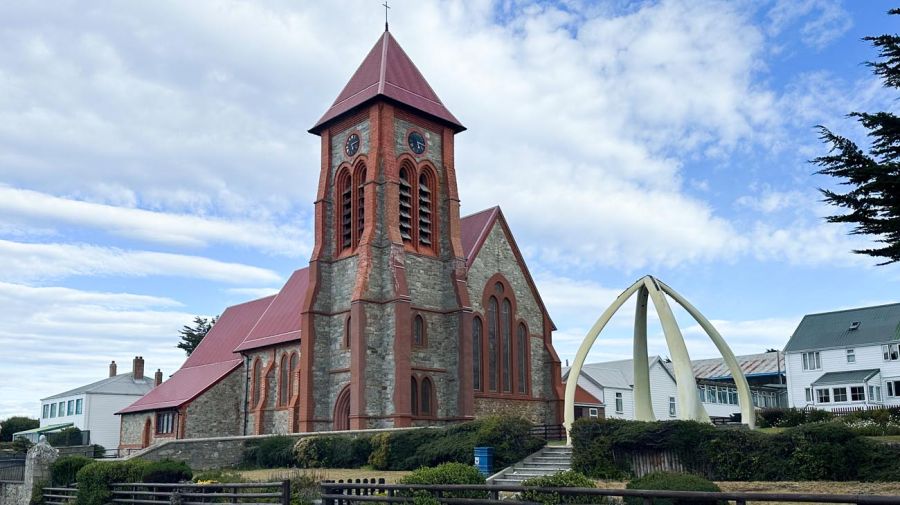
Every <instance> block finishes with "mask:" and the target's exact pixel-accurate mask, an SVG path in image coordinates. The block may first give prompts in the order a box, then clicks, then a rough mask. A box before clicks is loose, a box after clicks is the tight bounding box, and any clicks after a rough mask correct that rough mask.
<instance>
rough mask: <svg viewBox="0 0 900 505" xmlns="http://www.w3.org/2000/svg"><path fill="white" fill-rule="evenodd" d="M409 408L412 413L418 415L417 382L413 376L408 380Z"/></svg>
mask: <svg viewBox="0 0 900 505" xmlns="http://www.w3.org/2000/svg"><path fill="white" fill-rule="evenodd" d="M409 402H410V404H409V410H410V412H411V413H412V415H414V416H417V415H419V383H418V382H416V378H415V377H413V378H411V379H410V382H409Z"/></svg>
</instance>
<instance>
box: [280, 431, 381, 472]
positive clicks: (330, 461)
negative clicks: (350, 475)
mask: <svg viewBox="0 0 900 505" xmlns="http://www.w3.org/2000/svg"><path fill="white" fill-rule="evenodd" d="M371 453H372V440H371V438H370V437H364V436H363V437H357V438H351V437H347V436H329V437H308V438H303V439H300V441H299V442H297V445H296V446H294V458H295V460H296V463H297V466H298V467H300V468H359V467H361V466H363V465H365V464H366V463H368V461H369V455H370V454H371Z"/></svg>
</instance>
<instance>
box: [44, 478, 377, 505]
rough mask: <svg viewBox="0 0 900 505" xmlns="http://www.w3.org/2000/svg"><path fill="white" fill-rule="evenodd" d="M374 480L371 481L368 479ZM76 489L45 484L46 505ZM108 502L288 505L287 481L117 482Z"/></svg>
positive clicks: (66, 501)
mask: <svg viewBox="0 0 900 505" xmlns="http://www.w3.org/2000/svg"><path fill="white" fill-rule="evenodd" d="M372 483H373V484H374V482H372ZM77 493H78V489H77V488H74V487H45V488H44V503H45V504H46V505H71V504H72V503H74V502H75V496H76V495H77ZM112 496H113V498H112V503H116V504H120V505H171V504H172V503H180V504H182V505H205V504H209V503H231V504H239V505H290V503H291V482H290V481H288V480H285V481H280V482H253V483H222V484H218V483H216V484H191V483H184V484H162V483H135V482H127V483H117V484H113V485H112Z"/></svg>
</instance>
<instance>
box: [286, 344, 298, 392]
mask: <svg viewBox="0 0 900 505" xmlns="http://www.w3.org/2000/svg"><path fill="white" fill-rule="evenodd" d="M299 368H300V356H297V353H295V352H292V353H291V368H290V373H289V376H290V378H289V379H288V386H289V387H288V391H289V392H288V394H289V395H290V397H291V398H293V397H294V393H295V391H294V385H295V384H297V380H298V376H297V370H298V369H299Z"/></svg>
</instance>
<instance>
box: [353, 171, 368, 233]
mask: <svg viewBox="0 0 900 505" xmlns="http://www.w3.org/2000/svg"><path fill="white" fill-rule="evenodd" d="M353 175H354V181H353V186H354V187H355V188H356V237H355V239H354V240H353V242H354V245H355V244H358V243H359V239H360V238H361V237H362V234H363V230H364V229H365V228H366V188H365V184H366V167H365V165H361V166H359V167H357V169H356V173H354V174H353Z"/></svg>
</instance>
